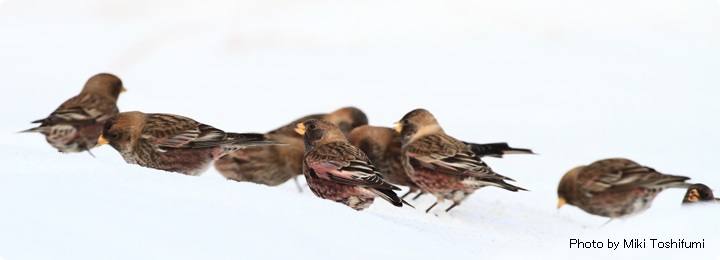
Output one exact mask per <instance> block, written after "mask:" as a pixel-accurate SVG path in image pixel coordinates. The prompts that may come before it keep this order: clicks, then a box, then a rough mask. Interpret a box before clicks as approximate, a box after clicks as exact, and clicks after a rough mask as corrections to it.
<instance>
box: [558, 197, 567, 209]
mask: <svg viewBox="0 0 720 260" xmlns="http://www.w3.org/2000/svg"><path fill="white" fill-rule="evenodd" d="M565 203H567V201H565V199H564V198H558V207H557V208H560V207H562V206H563V205H565Z"/></svg>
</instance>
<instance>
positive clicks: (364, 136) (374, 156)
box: [348, 125, 533, 199]
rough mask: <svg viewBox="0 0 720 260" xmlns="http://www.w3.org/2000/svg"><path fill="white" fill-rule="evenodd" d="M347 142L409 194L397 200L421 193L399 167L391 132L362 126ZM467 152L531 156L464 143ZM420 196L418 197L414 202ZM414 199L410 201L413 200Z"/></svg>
mask: <svg viewBox="0 0 720 260" xmlns="http://www.w3.org/2000/svg"><path fill="white" fill-rule="evenodd" d="M348 141H350V143H351V144H352V145H354V146H356V147H357V148H360V150H362V151H363V152H364V153H365V154H366V155H367V156H368V158H370V161H372V162H373V164H374V165H375V167H377V169H378V171H379V172H380V174H382V176H383V178H385V181H387V182H389V183H392V184H395V185H402V186H407V187H408V188H409V191H408V192H407V193H405V194H404V195H402V196H400V197H401V198H405V197H406V196H407V195H409V194H410V193H414V192H418V191H421V189H420V187H419V186H418V185H417V184H415V182H413V181H412V179H410V177H409V176H408V174H407V173H406V172H405V168H403V164H402V154H401V149H400V148H401V146H402V138H401V137H400V133H398V132H397V131H395V130H394V129H392V128H388V127H379V126H369V125H363V126H359V127H357V128H355V129H353V130H352V131H351V132H350V134H349V135H348ZM463 143H465V144H466V145H467V146H468V148H469V149H470V150H471V151H473V152H474V153H475V154H476V155H478V156H480V157H484V156H492V157H499V158H501V157H502V156H503V155H504V154H511V153H517V154H521V153H526V154H533V152H532V150H530V149H522V148H513V147H510V146H509V145H508V144H507V143H490V144H476V143H469V142H464V141H463ZM422 194H423V193H422V192H421V193H419V194H418V195H417V196H415V198H417V197H419V196H420V195H422ZM415 198H413V199H415Z"/></svg>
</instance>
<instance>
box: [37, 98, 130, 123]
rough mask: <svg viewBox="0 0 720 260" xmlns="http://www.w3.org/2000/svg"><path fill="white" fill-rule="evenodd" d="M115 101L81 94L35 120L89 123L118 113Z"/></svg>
mask: <svg viewBox="0 0 720 260" xmlns="http://www.w3.org/2000/svg"><path fill="white" fill-rule="evenodd" d="M118 112H119V111H118V108H117V106H115V103H114V102H112V101H109V100H106V99H103V98H100V97H97V96H94V95H91V94H80V95H77V96H75V97H73V98H71V99H68V100H67V101H65V102H64V103H63V104H62V105H60V106H59V107H58V108H57V109H55V111H53V112H52V113H51V114H50V115H49V116H48V117H46V118H43V119H39V120H35V121H33V123H41V124H42V125H41V126H46V125H54V124H70V125H89V124H95V123H98V122H102V121H105V120H106V119H108V118H110V116H112V115H114V114H117V113H118Z"/></svg>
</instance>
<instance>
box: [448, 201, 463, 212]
mask: <svg viewBox="0 0 720 260" xmlns="http://www.w3.org/2000/svg"><path fill="white" fill-rule="evenodd" d="M457 205H460V203H457V202H454V201H453V204H452V205H451V206H450V207H449V208H447V209H446V210H445V212H448V211H450V210H451V209H453V208H454V207H455V206H457Z"/></svg>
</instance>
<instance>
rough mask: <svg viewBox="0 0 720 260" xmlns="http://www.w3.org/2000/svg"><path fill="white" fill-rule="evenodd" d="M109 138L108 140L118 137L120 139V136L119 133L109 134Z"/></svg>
mask: <svg viewBox="0 0 720 260" xmlns="http://www.w3.org/2000/svg"><path fill="white" fill-rule="evenodd" d="M109 137H110V139H117V138H118V137H120V134H119V133H114V134H110V136H109Z"/></svg>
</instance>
